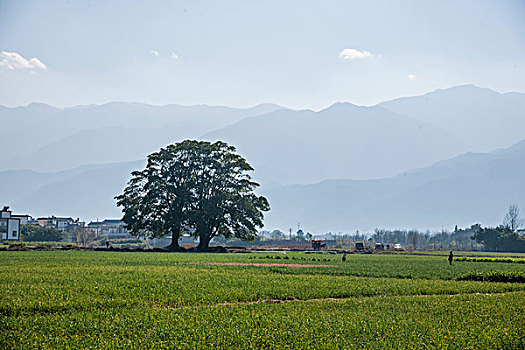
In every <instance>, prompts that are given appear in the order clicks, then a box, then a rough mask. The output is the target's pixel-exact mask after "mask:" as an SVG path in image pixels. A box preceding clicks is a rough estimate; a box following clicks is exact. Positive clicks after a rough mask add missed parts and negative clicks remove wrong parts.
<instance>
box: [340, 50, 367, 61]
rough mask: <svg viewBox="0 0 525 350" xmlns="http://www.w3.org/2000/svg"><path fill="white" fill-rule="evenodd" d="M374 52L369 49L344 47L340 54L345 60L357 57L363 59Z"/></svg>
mask: <svg viewBox="0 0 525 350" xmlns="http://www.w3.org/2000/svg"><path fill="white" fill-rule="evenodd" d="M371 56H372V54H371V53H370V52H368V51H364V50H363V51H359V50H356V49H344V50H343V51H341V53H340V54H339V58H342V59H344V60H356V59H363V58H367V57H371Z"/></svg>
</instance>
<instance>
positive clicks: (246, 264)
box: [177, 262, 341, 269]
mask: <svg viewBox="0 0 525 350" xmlns="http://www.w3.org/2000/svg"><path fill="white" fill-rule="evenodd" d="M177 265H203V266H262V267H290V268H295V269H299V268H302V267H341V266H338V265H326V264H319V265H315V264H274V263H269V264H266V263H241V262H180V263H177Z"/></svg>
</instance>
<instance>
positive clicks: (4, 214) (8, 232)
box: [0, 207, 20, 241]
mask: <svg viewBox="0 0 525 350" xmlns="http://www.w3.org/2000/svg"><path fill="white" fill-rule="evenodd" d="M0 237H1V239H2V240H8V241H18V240H20V219H19V218H17V217H12V216H11V210H9V207H4V208H3V209H2V211H0Z"/></svg>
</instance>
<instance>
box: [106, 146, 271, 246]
mask: <svg viewBox="0 0 525 350" xmlns="http://www.w3.org/2000/svg"><path fill="white" fill-rule="evenodd" d="M250 171H253V168H252V167H251V166H250V165H249V164H248V162H247V161H246V160H245V159H244V158H243V157H242V156H240V155H239V154H237V153H235V148H234V147H233V146H229V145H228V144H226V143H224V142H221V141H218V142H215V143H210V142H206V141H194V140H186V141H183V142H180V143H176V144H172V145H169V146H167V147H166V148H162V149H161V150H160V151H158V152H155V153H152V154H150V155H149V156H148V162H147V165H146V168H145V169H144V170H141V171H135V172H133V173H132V178H131V180H130V181H129V182H128V185H127V187H126V188H125V189H124V192H123V193H122V194H121V195H119V196H117V197H115V198H116V199H117V205H119V206H122V211H123V214H124V215H123V219H122V220H123V221H124V222H125V223H126V226H127V228H128V229H129V230H130V231H131V232H132V233H133V234H135V235H138V236H147V237H162V236H164V235H165V234H170V235H171V236H172V243H171V245H170V246H169V247H170V248H172V249H178V248H179V246H178V239H179V237H180V235H181V234H182V232H183V231H184V230H185V231H186V232H188V233H191V234H192V235H194V236H196V237H199V245H198V249H200V250H205V249H207V248H208V245H209V242H210V241H211V239H212V238H213V237H215V236H219V235H222V236H224V237H226V238H228V237H232V236H234V237H237V238H241V239H251V238H254V237H255V236H256V234H257V228H258V227H262V226H263V211H267V210H269V204H268V201H267V200H266V198H264V197H262V196H257V195H256V194H255V193H254V192H253V191H254V190H255V188H257V187H258V186H259V185H258V184H257V183H256V182H254V181H252V180H251V177H250V175H249V174H248V172H250Z"/></svg>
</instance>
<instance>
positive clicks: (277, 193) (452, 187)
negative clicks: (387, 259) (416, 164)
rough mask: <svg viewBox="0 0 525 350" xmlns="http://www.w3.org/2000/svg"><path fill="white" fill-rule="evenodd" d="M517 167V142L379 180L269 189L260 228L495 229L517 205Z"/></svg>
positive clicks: (521, 149)
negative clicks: (264, 225)
mask: <svg viewBox="0 0 525 350" xmlns="http://www.w3.org/2000/svg"><path fill="white" fill-rule="evenodd" d="M523 164H525V140H523V141H520V142H518V143H517V144H515V145H513V146H512V147H510V148H508V149H499V150H496V151H493V152H490V153H472V152H470V153H466V154H462V155H460V156H457V157H454V158H452V159H448V160H444V161H440V162H437V163H435V164H433V165H431V166H429V167H426V168H422V169H415V170H412V171H407V172H404V173H402V174H399V175H397V176H394V177H391V178H386V179H378V180H362V181H358V180H326V181H323V182H320V183H317V184H311V185H304V186H299V185H291V186H282V187H277V188H273V189H270V190H269V191H267V192H266V194H267V196H268V199H269V200H270V203H271V204H272V212H271V213H269V215H268V216H267V219H266V223H267V224H268V225H269V226H270V227H281V228H282V229H286V228H287V227H294V225H296V223H297V222H301V225H302V226H303V227H304V228H305V229H310V230H313V231H317V230H332V232H338V231H352V230H356V229H360V230H372V229H374V228H376V227H388V228H396V227H398V228H419V229H433V230H439V229H440V228H441V227H445V228H448V229H451V228H453V227H454V225H459V226H468V225H470V224H474V223H477V222H479V223H482V224H485V225H497V224H499V223H501V220H502V219H503V215H504V214H505V212H506V210H507V208H508V206H509V205H510V204H513V203H517V204H519V205H520V206H521V207H522V208H525V186H524V182H523V179H525V167H524V166H523ZM290 225H291V226H290Z"/></svg>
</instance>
